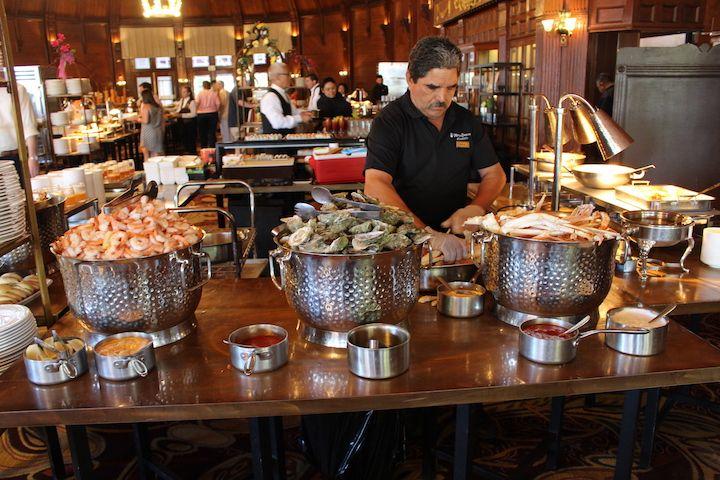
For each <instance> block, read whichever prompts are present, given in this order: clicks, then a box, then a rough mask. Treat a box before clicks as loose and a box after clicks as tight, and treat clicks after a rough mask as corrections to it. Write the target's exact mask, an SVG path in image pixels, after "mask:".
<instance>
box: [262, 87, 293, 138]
mask: <svg viewBox="0 0 720 480" xmlns="http://www.w3.org/2000/svg"><path fill="white" fill-rule="evenodd" d="M295 111H296V110H295V109H293V113H295ZM260 113H262V114H263V115H265V116H266V117H267V119H268V121H269V122H270V125H272V127H273V128H276V129H281V128H295V126H296V125H297V124H298V123H300V122H302V117H301V116H300V115H299V114H297V115H283V112H282V105H280V99H279V98H277V95H275V94H274V93H269V92H268V93H266V94H265V96H264V97H263V98H262V100H260Z"/></svg>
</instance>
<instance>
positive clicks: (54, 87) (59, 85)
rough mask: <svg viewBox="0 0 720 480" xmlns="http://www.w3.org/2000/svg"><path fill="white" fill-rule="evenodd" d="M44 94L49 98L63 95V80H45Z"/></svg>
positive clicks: (65, 91)
mask: <svg viewBox="0 0 720 480" xmlns="http://www.w3.org/2000/svg"><path fill="white" fill-rule="evenodd" d="M45 92H46V93H47V95H48V96H50V97H54V96H57V95H65V94H66V93H67V88H66V86H65V80H63V79H62V78H51V79H49V80H45Z"/></svg>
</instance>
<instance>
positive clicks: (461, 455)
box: [453, 404, 472, 480]
mask: <svg viewBox="0 0 720 480" xmlns="http://www.w3.org/2000/svg"><path fill="white" fill-rule="evenodd" d="M471 425H472V405H470V404H466V405H458V406H457V407H456V409H455V455H454V461H453V479H454V480H464V479H466V478H467V477H468V473H469V471H470V462H471V460H472V459H471V458H470V455H471V452H472V446H471V444H472V435H471V431H470V430H471V428H470V426H471Z"/></svg>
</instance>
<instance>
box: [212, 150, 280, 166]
mask: <svg viewBox="0 0 720 480" xmlns="http://www.w3.org/2000/svg"><path fill="white" fill-rule="evenodd" d="M291 158H292V157H290V156H289V155H271V154H269V153H257V154H252V155H251V154H240V155H225V156H224V157H223V167H238V166H242V165H248V164H251V163H252V162H269V161H271V160H290V159H291Z"/></svg>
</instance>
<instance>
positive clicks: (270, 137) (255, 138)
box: [245, 133, 282, 142]
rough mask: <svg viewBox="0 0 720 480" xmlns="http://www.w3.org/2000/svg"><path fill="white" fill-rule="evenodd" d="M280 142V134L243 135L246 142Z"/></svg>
mask: <svg viewBox="0 0 720 480" xmlns="http://www.w3.org/2000/svg"><path fill="white" fill-rule="evenodd" d="M275 140H282V134H280V133H251V134H249V135H245V141H246V142H261V141H275Z"/></svg>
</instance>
